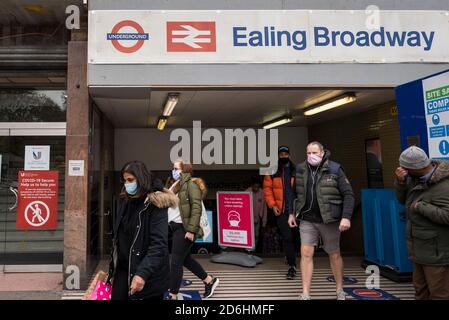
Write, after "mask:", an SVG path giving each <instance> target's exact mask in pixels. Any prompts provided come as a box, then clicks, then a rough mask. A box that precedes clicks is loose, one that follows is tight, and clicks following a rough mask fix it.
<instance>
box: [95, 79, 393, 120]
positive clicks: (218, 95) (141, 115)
mask: <svg viewBox="0 0 449 320" xmlns="http://www.w3.org/2000/svg"><path fill="white" fill-rule="evenodd" d="M90 90H91V95H92V96H93V99H94V101H95V102H96V104H97V106H98V107H99V108H100V109H101V110H102V111H103V112H104V113H105V114H106V116H107V117H108V118H109V119H110V120H111V121H112V123H113V124H114V126H115V127H118V128H145V127H155V125H156V122H157V119H158V117H159V116H160V115H161V113H162V109H163V106H164V103H165V101H166V98H167V95H168V93H169V92H179V94H180V96H179V97H180V98H179V102H178V104H177V106H176V108H175V110H174V111H173V113H172V116H171V117H170V118H169V120H168V123H167V127H192V121H194V120H201V121H202V127H260V126H262V124H263V123H265V122H267V121H271V120H273V119H276V118H278V117H281V116H283V115H285V114H291V115H292V116H293V121H292V122H291V123H289V124H288V126H304V125H310V124H313V123H317V122H322V121H325V120H328V119H333V118H338V117H343V116H349V115H351V114H355V113H358V112H362V111H364V110H367V109H369V108H373V107H375V106H376V105H379V104H382V103H386V102H390V101H394V100H395V96H394V90H393V89H363V90H344V91H343V90H331V89H323V90H318V89H282V90H278V89H276V90H275V89H271V90H270V89H267V90H263V89H260V90H254V89H252V90H246V89H233V90H228V89H221V90H196V89H195V90H185V89H184V90H175V89H173V90H153V91H150V89H148V88H90ZM349 91H350V92H355V94H356V96H357V101H356V102H353V103H351V104H348V105H346V106H342V107H339V108H337V109H334V110H330V111H327V112H324V113H321V114H318V115H316V116H312V117H307V118H306V117H304V116H303V110H302V109H304V108H306V107H308V106H311V105H314V104H316V103H318V102H321V101H324V100H326V99H329V98H333V97H336V96H338V95H341V94H342V93H345V92H349Z"/></svg>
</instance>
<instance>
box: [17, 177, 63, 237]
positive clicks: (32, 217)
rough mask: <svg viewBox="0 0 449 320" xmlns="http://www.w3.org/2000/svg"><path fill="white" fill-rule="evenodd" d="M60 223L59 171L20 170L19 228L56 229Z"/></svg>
mask: <svg viewBox="0 0 449 320" xmlns="http://www.w3.org/2000/svg"><path fill="white" fill-rule="evenodd" d="M57 225H58V171H19V200H18V204H17V222H16V227H17V229H32V230H39V229H46V230H54V229H56V227H57Z"/></svg>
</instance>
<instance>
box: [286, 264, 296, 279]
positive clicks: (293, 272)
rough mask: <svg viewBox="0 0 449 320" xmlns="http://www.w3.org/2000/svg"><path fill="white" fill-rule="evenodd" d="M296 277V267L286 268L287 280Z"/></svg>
mask: <svg viewBox="0 0 449 320" xmlns="http://www.w3.org/2000/svg"><path fill="white" fill-rule="evenodd" d="M295 278H296V267H293V266H292V267H290V268H288V272H287V279H288V280H293V279H295Z"/></svg>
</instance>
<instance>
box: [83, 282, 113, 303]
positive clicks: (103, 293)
mask: <svg viewBox="0 0 449 320" xmlns="http://www.w3.org/2000/svg"><path fill="white" fill-rule="evenodd" d="M111 294H112V288H111V285H110V284H107V283H105V282H103V281H101V280H99V281H98V282H97V285H96V286H95V289H94V291H93V292H92V295H91V296H90V298H89V300H111Z"/></svg>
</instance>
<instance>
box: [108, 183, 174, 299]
mask: <svg viewBox="0 0 449 320" xmlns="http://www.w3.org/2000/svg"><path fill="white" fill-rule="evenodd" d="M177 201H178V198H177V197H176V196H175V194H174V193H173V192H171V191H169V190H167V189H164V190H163V191H157V192H152V193H150V194H148V197H147V199H146V200H145V203H144V204H143V205H142V208H141V209H139V218H138V219H137V222H136V226H135V230H136V231H135V233H134V237H133V238H134V241H133V243H132V245H131V249H130V255H129V261H128V269H129V270H128V286H129V285H130V284H131V280H132V277H133V276H134V275H138V276H140V277H142V278H143V279H144V280H145V287H144V288H143V290H142V291H141V292H139V293H138V294H136V295H135V298H136V299H139V298H144V297H147V296H154V295H158V294H162V293H164V292H165V291H167V289H168V277H169V253H168V217H167V208H168V207H172V206H176V205H177ZM125 212H126V201H125V200H123V201H121V203H120V204H119V206H118V209H117V212H116V217H115V220H114V231H113V235H114V239H113V246H112V250H111V262H110V265H109V275H110V277H112V278H113V276H114V271H115V270H116V268H117V249H118V243H117V242H118V241H117V234H118V230H119V226H120V222H121V220H122V217H123V215H124V214H125Z"/></svg>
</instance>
